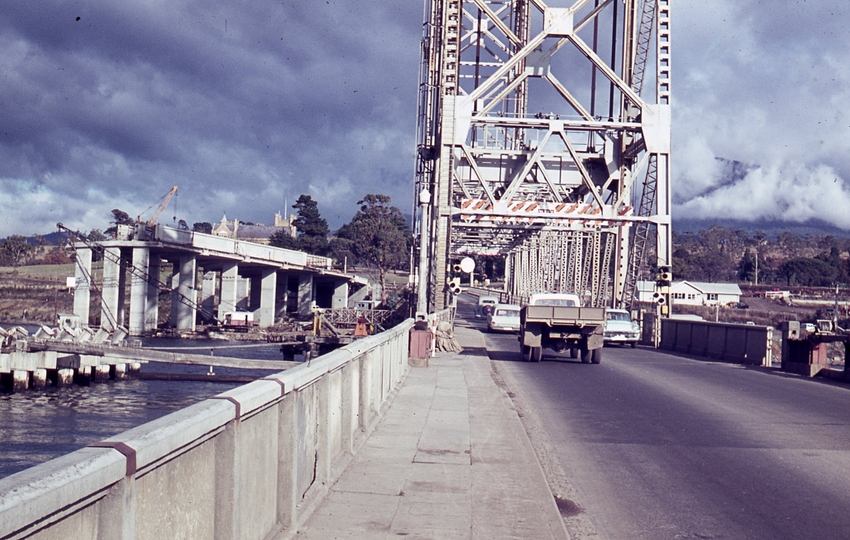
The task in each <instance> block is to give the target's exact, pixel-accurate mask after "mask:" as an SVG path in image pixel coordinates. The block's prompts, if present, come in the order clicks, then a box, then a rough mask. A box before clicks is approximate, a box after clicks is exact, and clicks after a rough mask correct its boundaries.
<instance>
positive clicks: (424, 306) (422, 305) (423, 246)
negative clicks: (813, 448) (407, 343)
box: [416, 188, 431, 315]
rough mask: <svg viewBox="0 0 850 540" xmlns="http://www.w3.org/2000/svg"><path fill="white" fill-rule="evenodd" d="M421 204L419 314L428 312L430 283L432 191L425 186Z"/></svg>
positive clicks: (417, 306)
mask: <svg viewBox="0 0 850 540" xmlns="http://www.w3.org/2000/svg"><path fill="white" fill-rule="evenodd" d="M419 204H420V205H421V207H422V208H421V211H420V217H421V218H422V221H421V222H420V223H419V284H418V287H417V297H416V312H417V315H418V314H419V313H422V314H423V315H427V314H428V283H427V282H426V281H427V276H428V272H427V270H426V268H427V265H428V237H429V236H430V228H429V227H428V207H429V206H430V204H431V192H430V191H428V190H427V189H426V188H423V189H422V191H421V192H419Z"/></svg>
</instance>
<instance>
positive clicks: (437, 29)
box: [415, 0, 671, 310]
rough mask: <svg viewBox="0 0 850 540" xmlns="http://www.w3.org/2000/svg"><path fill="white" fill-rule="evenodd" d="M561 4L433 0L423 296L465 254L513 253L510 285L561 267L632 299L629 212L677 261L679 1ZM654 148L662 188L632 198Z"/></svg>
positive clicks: (424, 78) (422, 185) (608, 295)
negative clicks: (674, 91) (628, 289)
mask: <svg viewBox="0 0 850 540" xmlns="http://www.w3.org/2000/svg"><path fill="white" fill-rule="evenodd" d="M550 3H552V4H555V3H557V2H556V1H555V0H553V1H552V2H550ZM561 3H563V4H565V5H564V6H554V5H553V6H550V5H548V3H545V2H544V1H542V0H426V5H425V7H426V9H425V18H426V20H425V25H424V32H423V41H422V56H421V67H420V101H419V117H418V132H417V167H416V191H417V194H418V193H420V192H422V191H423V190H424V191H427V192H428V193H430V203H429V205H430V208H429V210H430V212H429V213H428V214H427V216H428V217H429V218H428V219H427V220H426V221H425V225H424V226H422V227H420V229H424V230H419V231H418V232H419V233H420V234H426V235H428V237H429V240H430V241H429V242H427V246H428V251H429V257H428V261H429V265H430V267H429V268H428V272H427V276H428V284H429V289H428V299H429V300H428V302H429V306H428V307H429V308H430V309H435V308H436V309H440V308H442V307H443V306H444V305H445V304H446V296H445V292H444V284H445V281H446V278H447V277H448V271H449V265H450V263H451V261H452V259H453V258H456V257H459V256H462V255H464V254H478V255H502V256H508V255H509V254H512V253H513V254H514V255H511V258H510V259H509V262H511V270H512V272H511V276H510V277H511V278H512V279H513V280H514V281H516V280H521V281H522V283H512V284H511V285H510V288H511V289H512V290H516V291H517V292H520V291H527V292H530V289H531V288H533V287H538V288H540V287H552V286H553V285H552V283H551V282H547V280H546V279H545V276H546V275H548V274H550V273H552V272H554V273H556V274H558V275H559V276H563V275H565V274H566V275H568V276H571V277H570V278H569V279H570V283H571V284H572V285H571V286H572V287H573V288H574V289H575V292H582V293H586V292H587V291H588V290H595V292H593V294H592V295H593V297H594V299H593V302H594V303H595V304H598V303H599V302H602V301H604V302H607V303H609V304H610V303H622V302H623V298H624V294H623V291H624V289H625V286H626V276H627V275H628V265H629V261H630V259H631V260H633V261H634V260H635V257H630V255H631V253H632V252H631V249H630V242H629V232H630V229H631V227H632V225H633V224H635V223H639V224H646V225H647V226H649V225H651V226H652V228H653V229H654V230H655V231H656V246H655V247H656V255H657V261H656V262H657V264H658V265H659V266H665V265H668V264H669V263H670V260H671V254H670V250H671V247H670V189H669V185H670V167H669V163H670V118H671V116H670V45H671V43H670V0H577V1H574V2H571V3H567V2H566V1H562V2H561ZM652 35H654V36H655V39H654V43H655V48H654V49H653V48H652V47H650V44H651V43H652V42H653V41H652V40H651V36H652ZM653 55H654V58H655V68H656V69H655V82H656V85H655V95H654V96H650V97H644V96H642V95H641V89H642V86H643V81H644V80H645V79H646V76H647V75H648V70H647V69H646V66H647V64H648V60H649V59H650V57H651V56H653ZM650 157H651V158H652V164H653V167H652V171H653V178H652V182H653V183H654V186H653V189H651V190H650V192H651V194H652V196H653V198H654V200H652V201H639V200H638V199H639V197H640V194H641V193H644V192H646V189H643V187H642V185H643V183H644V181H645V178H646V171H647V169H648V167H647V163H649V160H650ZM635 207H637V208H638V211H637V212H636V211H635ZM420 211H421V209H420V208H418V207H417V208H415V212H416V213H418V212H420ZM415 222H416V223H417V224H418V223H419V220H415ZM553 235H554V236H557V235H562V236H563V238H564V239H566V240H565V242H566V243H562V242H556V241H554V240H551V238H553V237H554V236H553ZM578 238H582V239H583V240H582V241H579V240H577V239H578ZM554 244H558V245H563V246H566V245H567V244H570V246H571V247H570V248H569V252H568V253H564V252H561V251H552V249H551V246H552V245H554ZM576 249H581V250H584V251H583V252H582V253H579V254H575V253H574V250H576ZM529 250H531V251H534V252H535V253H534V255H533V256H531V255H529V253H530V252H529ZM587 250H590V251H589V252H588V251H587ZM532 261H533V262H532ZM565 261H566V262H565ZM640 263H641V261H637V262H636V263H635V264H640ZM570 264H572V265H574V266H573V267H571V268H566V267H565V266H569V265H570ZM553 269H555V270H553ZM556 270H557V271H556ZM603 275H604V276H605V277H604V278H603V277H602V276H603ZM550 281H551V280H550ZM560 281H563V280H562V279H561V278H560V277H559V282H560ZM565 282H566V281H565ZM603 282H604V283H605V285H604V288H605V290H601V289H600V287H601V285H600V284H601V283H603ZM594 284H595V285H594ZM558 287H560V285H558ZM594 288H595V289H594ZM579 289H584V290H581V291H579ZM600 299H604V300H600ZM419 309H420V310H422V308H421V307H420V308H419Z"/></svg>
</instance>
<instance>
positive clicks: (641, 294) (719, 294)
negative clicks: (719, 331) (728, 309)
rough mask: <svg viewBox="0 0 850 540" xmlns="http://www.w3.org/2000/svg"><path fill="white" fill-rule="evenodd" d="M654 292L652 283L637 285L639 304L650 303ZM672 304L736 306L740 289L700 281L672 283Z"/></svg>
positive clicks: (727, 284) (726, 284)
mask: <svg viewBox="0 0 850 540" xmlns="http://www.w3.org/2000/svg"><path fill="white" fill-rule="evenodd" d="M654 292H655V282H654V281H641V282H639V283H638V298H639V299H640V301H641V302H652V301H653V298H652V295H653V293H654ZM670 296H671V301H672V302H673V304H674V305H675V304H678V305H680V306H714V305H718V304H719V305H721V306H725V305H729V304H737V303H738V302H740V301H741V288H740V287H739V286H738V284H737V283H704V282H700V281H674V282H673V283H672V284H671V285H670Z"/></svg>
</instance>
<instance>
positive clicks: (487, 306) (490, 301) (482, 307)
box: [475, 296, 499, 319]
mask: <svg viewBox="0 0 850 540" xmlns="http://www.w3.org/2000/svg"><path fill="white" fill-rule="evenodd" d="M498 303H499V297H498V296H479V297H478V304H477V305H476V306H475V318H476V319H486V318H487V316H488V315H490V313H493V309H495V307H496V304H498Z"/></svg>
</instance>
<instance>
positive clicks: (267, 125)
mask: <svg viewBox="0 0 850 540" xmlns="http://www.w3.org/2000/svg"><path fill="white" fill-rule="evenodd" d="M550 5H553V6H556V5H567V2H565V1H561V2H557V1H552V2H550ZM671 5H672V11H671V16H672V25H671V30H672V40H671V45H672V54H673V57H672V58H673V61H672V91H673V97H672V103H673V157H672V167H673V200H674V210H673V218H674V226H675V219H676V217H677V216H687V217H692V218H702V219H710V218H717V217H720V218H727V219H739V220H745V221H746V220H758V219H768V220H780V221H782V220H784V221H789V222H805V221H807V220H809V219H812V218H818V219H821V220H823V221H825V222H826V223H828V224H830V225H834V226H837V227H840V228H844V229H847V230H850V211H848V209H850V106H848V104H850V62H848V61H847V52H846V51H848V50H850V25H847V24H846V22H847V21H848V20H850V3H847V2H839V1H837V0H834V1H833V0H831V1H825V0H824V1H812V0H809V1H799V2H798V1H791V0H789V1H788V2H782V3H776V2H771V1H769V0H765V1H758V0H710V1H704V0H672V1H671ZM422 13H423V5H422V2H421V1H415V0H406V1H399V0H395V1H387V0H311V1H304V0H277V1H276V2H270V1H268V0H254V1H250V2H240V1H231V0H228V1H226V2H213V3H211V2H198V1H193V0H170V1H168V2H158V1H155V0H149V1H145V2H142V1H139V0H125V1H122V2H114V1H112V0H110V1H106V0H86V1H85V2H84V1H81V0H61V1H60V0H39V2H30V1H24V0H7V1H6V2H4V3H3V14H2V16H0V49H2V50H3V51H4V52H3V54H2V55H0V238H3V237H5V236H8V235H11V234H24V235H29V234H33V233H38V234H46V233H49V232H52V231H54V230H56V227H55V224H56V223H57V222H60V221H61V222H63V223H64V224H65V225H66V226H68V227H71V228H74V229H81V230H86V231H87V230H91V229H100V230H103V229H105V228H107V227H108V226H109V219H110V218H111V210H112V209H113V208H118V209H121V210H123V211H126V212H127V213H128V214H130V215H131V216H136V215H139V214H142V215H144V216H149V215H150V214H151V213H152V210H153V208H154V207H155V206H156V205H157V203H158V201H159V200H160V198H161V197H162V196H163V195H165V194H166V193H167V192H168V191H169V189H170V188H171V186H173V185H177V186H178V187H179V191H178V195H177V196H176V197H175V198H174V199H173V200H172V203H171V205H170V206H169V208H168V209H167V210H166V212H165V213H164V214H163V215H162V217H161V218H160V222H161V223H165V224H173V221H174V219H175V218H176V219H183V220H185V221H186V222H187V223H188V224H189V225H191V224H193V223H195V222H203V221H207V222H215V221H218V220H220V219H221V217H222V216H223V215H224V214H226V215H227V217H228V218H229V219H233V218H238V219H240V220H242V221H252V222H262V223H269V222H271V221H272V219H273V216H274V214H275V212H281V213H288V212H292V209H291V208H290V207H291V205H292V204H293V203H294V202H295V199H297V198H298V196H299V195H300V194H302V193H306V194H309V195H311V196H312V197H313V198H314V199H315V200H316V201H317V202H318V204H319V210H320V211H321V213H322V215H323V217H325V218H326V219H327V220H328V221H329V223H330V226H331V228H332V229H336V228H338V227H339V226H341V225H342V224H344V223H346V222H348V221H349V220H350V219H351V217H352V216H353V214H354V213H355V212H356V210H357V204H356V203H357V201H359V200H360V199H361V198H362V197H363V196H364V195H366V194H368V193H383V194H386V195H389V196H390V197H391V198H392V202H393V204H395V205H396V206H398V207H399V208H401V209H402V211H404V212H405V213H409V212H410V205H411V200H412V191H413V188H412V182H413V173H414V162H415V159H414V158H415V156H414V150H415V148H414V147H415V132H416V102H417V86H418V71H419V43H420V38H421V33H422ZM715 157H722V158H725V159H728V160H736V161H740V162H742V163H744V164H746V165H747V167H748V168H747V170H748V171H749V173H748V174H747V175H746V176H745V177H743V178H740V179H739V180H737V181H736V182H732V183H730V182H729V181H728V178H727V177H726V176H725V174H724V169H723V166H722V164H721V163H720V162H718V161H717V160H716V159H715Z"/></svg>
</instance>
